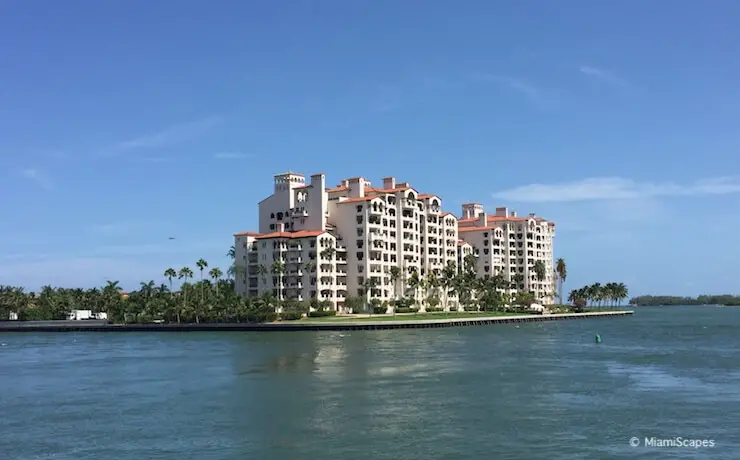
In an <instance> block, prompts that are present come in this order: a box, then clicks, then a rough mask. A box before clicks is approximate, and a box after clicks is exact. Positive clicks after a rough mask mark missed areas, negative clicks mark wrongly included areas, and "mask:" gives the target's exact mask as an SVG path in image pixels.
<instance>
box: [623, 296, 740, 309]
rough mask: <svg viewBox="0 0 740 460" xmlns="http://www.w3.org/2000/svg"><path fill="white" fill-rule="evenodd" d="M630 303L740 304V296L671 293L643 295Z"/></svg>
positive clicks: (667, 304) (651, 305)
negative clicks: (682, 295) (688, 295)
mask: <svg viewBox="0 0 740 460" xmlns="http://www.w3.org/2000/svg"><path fill="white" fill-rule="evenodd" d="M629 303H630V305H634V306H639V307H653V306H677V305H725V306H740V296H736V295H731V294H722V295H706V294H705V295H700V296H697V297H681V296H670V295H656V296H653V295H642V296H637V297H633V298H631V299H630V302H629Z"/></svg>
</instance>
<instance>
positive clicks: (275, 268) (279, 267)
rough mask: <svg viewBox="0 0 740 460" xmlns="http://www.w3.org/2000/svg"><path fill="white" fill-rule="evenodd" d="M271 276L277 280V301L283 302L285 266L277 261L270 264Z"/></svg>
mask: <svg viewBox="0 0 740 460" xmlns="http://www.w3.org/2000/svg"><path fill="white" fill-rule="evenodd" d="M270 271H271V272H272V274H273V275H276V276H277V279H278V300H283V288H282V284H283V274H284V273H285V264H284V263H282V262H281V261H279V260H276V261H274V262H273V263H272V267H271V269H270Z"/></svg>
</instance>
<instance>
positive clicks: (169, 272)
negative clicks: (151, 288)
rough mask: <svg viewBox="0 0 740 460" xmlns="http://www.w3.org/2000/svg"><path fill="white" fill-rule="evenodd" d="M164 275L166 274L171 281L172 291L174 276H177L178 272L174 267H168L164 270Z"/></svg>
mask: <svg viewBox="0 0 740 460" xmlns="http://www.w3.org/2000/svg"><path fill="white" fill-rule="evenodd" d="M164 276H165V278H167V279H168V280H169V282H170V292H172V278H176V277H177V272H176V271H175V269H174V268H168V269H167V270H165V271H164Z"/></svg>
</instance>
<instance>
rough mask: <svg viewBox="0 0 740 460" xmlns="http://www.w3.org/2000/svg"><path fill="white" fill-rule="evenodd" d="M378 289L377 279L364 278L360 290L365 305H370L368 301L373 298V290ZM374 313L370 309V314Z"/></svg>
mask: <svg viewBox="0 0 740 460" xmlns="http://www.w3.org/2000/svg"><path fill="white" fill-rule="evenodd" d="M376 287H378V279H377V278H373V277H368V278H365V281H363V283H362V286H361V289H362V290H363V291H364V293H365V304H366V305H370V301H371V300H372V298H373V290H374V289H375V288H376ZM373 313H374V312H373V311H372V309H370V314H371V315H372V314H373Z"/></svg>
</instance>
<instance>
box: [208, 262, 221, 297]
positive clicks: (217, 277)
mask: <svg viewBox="0 0 740 460" xmlns="http://www.w3.org/2000/svg"><path fill="white" fill-rule="evenodd" d="M208 274H209V275H210V276H211V278H212V279H213V284H215V285H216V298H218V283H219V281H221V276H222V275H223V274H224V273H223V272H222V271H221V269H220V268H218V267H213V268H212V269H211V271H210V272H208Z"/></svg>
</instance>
